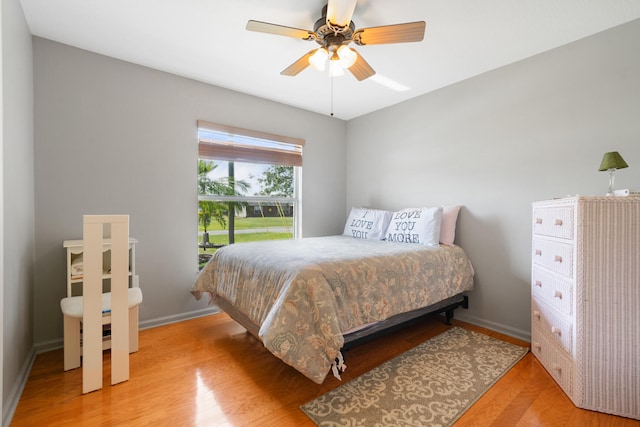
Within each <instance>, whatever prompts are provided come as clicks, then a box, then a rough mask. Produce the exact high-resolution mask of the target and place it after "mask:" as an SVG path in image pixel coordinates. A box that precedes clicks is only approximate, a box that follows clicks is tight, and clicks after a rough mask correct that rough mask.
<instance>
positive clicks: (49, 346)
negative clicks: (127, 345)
mask: <svg viewBox="0 0 640 427" xmlns="http://www.w3.org/2000/svg"><path fill="white" fill-rule="evenodd" d="M216 313H220V309H219V308H218V307H216V306H209V307H207V308H203V309H200V310H194V311H188V312H186V313H180V314H175V315H171V316H164V317H158V318H156V319H150V320H144V321H142V322H140V323H139V328H140V329H149V328H155V327H157V326H162V325H169V324H171V323H176V322H182V321H184V320H190V319H196V318H198V317H203V316H208V315H210V314H216ZM63 347H64V341H63V339H62V338H58V339H55V340H51V341H42V342H39V343H37V344H35V354H40V353H45V352H47V351H52V350H57V349H59V348H63Z"/></svg>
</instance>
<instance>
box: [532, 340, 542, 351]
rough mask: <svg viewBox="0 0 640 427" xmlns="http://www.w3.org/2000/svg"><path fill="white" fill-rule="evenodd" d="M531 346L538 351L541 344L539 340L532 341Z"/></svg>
mask: <svg viewBox="0 0 640 427" xmlns="http://www.w3.org/2000/svg"><path fill="white" fill-rule="evenodd" d="M533 348H535V349H536V350H538V351H540V350H541V349H542V344H540V343H539V342H534V343H533Z"/></svg>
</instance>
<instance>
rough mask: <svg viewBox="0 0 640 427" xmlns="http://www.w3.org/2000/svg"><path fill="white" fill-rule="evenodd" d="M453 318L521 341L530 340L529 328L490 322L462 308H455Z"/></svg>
mask: <svg viewBox="0 0 640 427" xmlns="http://www.w3.org/2000/svg"><path fill="white" fill-rule="evenodd" d="M453 318H454V319H458V320H462V321H463V322H467V323H471V324H473V325H476V326H481V327H483V328H487V329H491V330H492V331H495V332H500V333H501V334H505V335H509V336H510V337H514V338H518V339H519V340H522V341H527V342H531V330H527V331H525V330H522V329H517V328H514V327H511V326H508V325H504V324H502V323H497V322H491V321H489V320H485V319H482V318H479V317H476V316H472V315H469V314H467V313H464V312H463V310H456V311H455V313H454V316H453Z"/></svg>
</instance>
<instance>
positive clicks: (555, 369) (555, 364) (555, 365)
mask: <svg viewBox="0 0 640 427" xmlns="http://www.w3.org/2000/svg"><path fill="white" fill-rule="evenodd" d="M553 370H554V371H556V372H558V373H560V372H562V367H561V366H560V365H558V364H557V363H554V364H553Z"/></svg>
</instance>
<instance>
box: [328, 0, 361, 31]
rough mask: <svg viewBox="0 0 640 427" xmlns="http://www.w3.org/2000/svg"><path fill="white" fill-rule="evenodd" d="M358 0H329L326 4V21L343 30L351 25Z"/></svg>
mask: <svg viewBox="0 0 640 427" xmlns="http://www.w3.org/2000/svg"><path fill="white" fill-rule="evenodd" d="M356 3H358V0H329V2H328V3H327V21H329V22H330V23H331V24H333V25H335V26H338V27H341V28H344V27H348V26H349V24H350V23H351V17H352V16H353V11H354V10H355V9H356Z"/></svg>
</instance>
